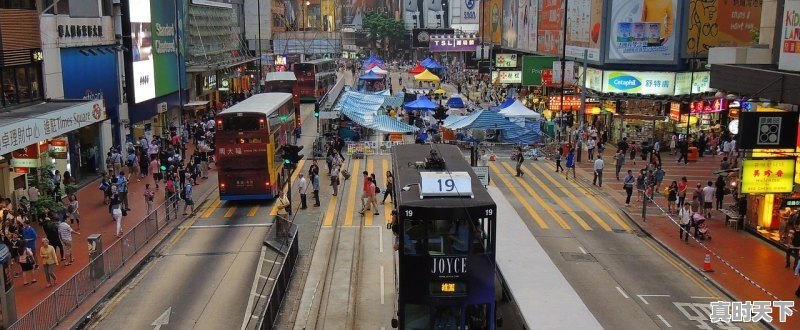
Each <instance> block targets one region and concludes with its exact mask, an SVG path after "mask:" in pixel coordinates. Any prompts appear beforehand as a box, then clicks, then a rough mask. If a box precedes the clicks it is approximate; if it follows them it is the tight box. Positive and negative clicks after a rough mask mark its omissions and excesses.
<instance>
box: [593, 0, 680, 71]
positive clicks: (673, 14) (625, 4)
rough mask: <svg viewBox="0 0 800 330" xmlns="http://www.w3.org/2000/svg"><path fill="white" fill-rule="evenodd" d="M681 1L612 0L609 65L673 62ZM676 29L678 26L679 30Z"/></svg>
mask: <svg viewBox="0 0 800 330" xmlns="http://www.w3.org/2000/svg"><path fill="white" fill-rule="evenodd" d="M679 3H680V1H679V0H613V1H612V2H611V15H610V16H611V17H610V22H609V24H608V28H609V32H610V37H609V45H608V54H607V59H608V62H617V63H620V62H626V63H630V62H631V61H635V62H644V63H659V62H660V63H674V62H675V57H676V55H677V52H676V51H675V48H676V47H675V45H676V43H677V40H678V39H680V37H679V35H680V19H679V17H680V14H681V11H680V10H679V8H678V4H679ZM676 27H678V28H677V29H676Z"/></svg>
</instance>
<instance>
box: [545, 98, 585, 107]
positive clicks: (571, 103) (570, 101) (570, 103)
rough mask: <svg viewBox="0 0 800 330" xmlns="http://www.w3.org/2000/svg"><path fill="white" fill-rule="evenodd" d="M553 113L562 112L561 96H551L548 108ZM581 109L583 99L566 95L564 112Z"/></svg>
mask: <svg viewBox="0 0 800 330" xmlns="http://www.w3.org/2000/svg"><path fill="white" fill-rule="evenodd" d="M547 108H548V109H550V110H551V111H561V110H562V108H561V96H551V97H550V102H549V103H548V106H547ZM580 108H581V98H580V97H578V96H575V95H564V108H563V110H578V109H580Z"/></svg>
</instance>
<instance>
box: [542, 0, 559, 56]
mask: <svg viewBox="0 0 800 330" xmlns="http://www.w3.org/2000/svg"><path fill="white" fill-rule="evenodd" d="M563 14H564V1H563V0H542V1H541V3H540V4H539V22H538V27H537V28H538V29H539V32H538V36H537V37H538V39H537V45H536V47H537V51H538V52H540V53H544V54H552V55H561V39H562V37H561V32H562V30H563V29H562V28H561V25H563V22H564V18H563V16H561V15H563Z"/></svg>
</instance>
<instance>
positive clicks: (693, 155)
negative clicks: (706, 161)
mask: <svg viewBox="0 0 800 330" xmlns="http://www.w3.org/2000/svg"><path fill="white" fill-rule="evenodd" d="M699 157H700V153H699V152H698V151H697V147H689V157H688V158H689V161H690V162H696V161H697V158H699Z"/></svg>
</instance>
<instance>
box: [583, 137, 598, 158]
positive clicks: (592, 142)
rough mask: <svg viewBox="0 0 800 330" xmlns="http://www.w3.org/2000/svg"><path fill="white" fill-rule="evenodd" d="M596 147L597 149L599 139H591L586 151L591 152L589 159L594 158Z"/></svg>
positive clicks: (587, 143)
mask: <svg viewBox="0 0 800 330" xmlns="http://www.w3.org/2000/svg"><path fill="white" fill-rule="evenodd" d="M595 147H597V138H589V141H588V142H586V150H587V151H589V159H592V158H594V148H595ZM598 159H600V158H598Z"/></svg>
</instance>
